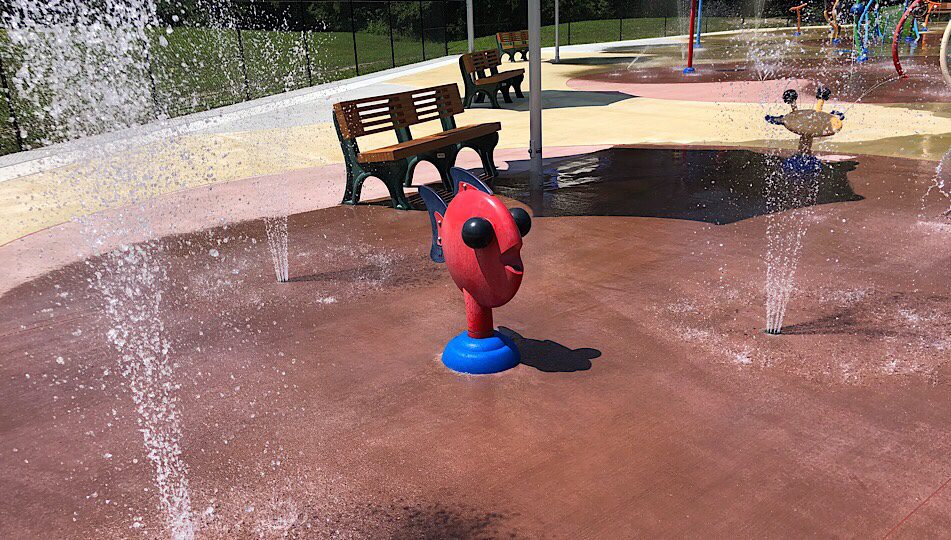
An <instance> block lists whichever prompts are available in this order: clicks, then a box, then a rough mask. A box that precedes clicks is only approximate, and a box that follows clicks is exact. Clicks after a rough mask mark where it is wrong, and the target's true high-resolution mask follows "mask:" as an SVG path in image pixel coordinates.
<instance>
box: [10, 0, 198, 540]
mask: <svg viewBox="0 0 951 540" xmlns="http://www.w3.org/2000/svg"><path fill="white" fill-rule="evenodd" d="M5 23H6V24H5V26H6V27H7V28H8V35H9V37H10V40H11V42H12V43H13V45H14V46H15V47H16V49H17V50H19V51H22V55H23V57H22V63H21V65H20V67H19V69H18V70H17V72H16V73H15V75H14V77H12V81H13V84H14V87H15V90H16V92H17V95H18V98H19V99H20V100H22V101H24V102H26V103H28V104H30V106H31V108H32V110H33V111H34V118H33V122H32V124H33V125H35V126H39V127H38V128H35V129H41V130H42V131H43V133H42V135H34V134H33V133H30V132H29V129H30V128H29V127H27V128H25V130H24V132H23V133H22V135H23V136H24V137H25V138H28V137H32V140H37V141H39V142H40V143H43V144H49V143H54V142H59V141H62V140H69V139H76V138H80V137H84V136H88V135H92V134H97V133H102V132H105V131H111V130H116V129H121V128H126V127H132V126H136V125H139V124H141V123H143V122H146V121H149V120H152V119H154V118H156V117H161V116H164V114H163V113H162V111H160V110H158V107H157V104H156V102H155V94H154V91H155V89H154V84H153V80H152V78H151V75H150V73H149V70H148V63H147V62H148V43H149V38H148V30H149V29H150V28H154V26H155V24H156V10H155V4H154V2H153V1H152V0H101V1H92V0H86V1H83V0H77V1H75V2H68V3H57V2H36V1H35V0H13V1H12V7H11V9H10V10H9V12H8V15H7V16H6V20H5ZM88 154H89V155H87V156H86V162H87V163H86V165H85V166H79V167H77V168H76V169H75V170H74V172H72V173H64V174H63V176H64V177H65V178H64V179H63V180H61V182H62V184H63V186H62V187H64V188H68V189H73V190H78V191H79V193H77V194H76V195H77V197H78V198H79V202H80V204H81V206H82V207H83V209H84V210H85V211H86V212H88V213H90V214H91V213H93V212H95V211H96V210H98V209H101V208H103V207H115V206H124V205H133V208H130V209H129V210H128V211H126V212H123V213H122V214H121V216H122V217H119V218H116V219H114V220H113V221H111V222H103V220H96V219H95V218H93V217H89V218H81V219H80V221H81V222H82V223H83V225H84V230H85V236H86V239H87V241H88V242H89V243H90V244H91V246H98V245H101V244H103V243H104V241H105V240H106V239H115V238H124V237H127V236H128V237H142V236H145V237H146V238H147V237H148V236H149V235H148V229H149V224H148V221H147V218H145V217H143V215H144V214H145V212H142V211H138V212H137V211H135V210H136V209H135V208H134V205H139V206H140V208H139V210H142V207H143V206H144V205H143V204H142V201H143V200H145V199H147V198H148V197H149V195H150V194H151V193H152V192H153V190H155V189H156V187H157V184H160V183H162V182H163V181H164V182H169V181H171V182H174V181H175V180H174V178H173V177H170V176H166V177H164V179H163V178H162V177H155V176H150V175H149V173H147V172H143V171H141V170H136V169H135V165H134V164H130V163H128V161H127V160H124V159H110V157H109V156H107V155H105V154H104V153H103V152H102V151H100V150H96V149H90V150H88ZM80 175H82V176H85V178H82V180H83V182H79V180H80V177H79V176H80ZM87 175H88V176H87ZM89 177H92V178H98V179H100V180H98V181H97V182H94V183H92V184H90V182H89ZM90 185H92V186H93V187H92V189H93V190H94V192H93V193H85V192H83V189H89V188H88V186H90ZM78 186H87V187H86V188H83V187H78ZM93 264H95V267H96V272H95V279H94V280H93V281H92V283H91V286H92V287H93V288H94V289H95V290H96V291H97V292H98V293H99V294H100V295H101V298H102V301H103V311H104V312H105V314H106V317H107V319H108V321H109V323H110V325H109V326H110V329H109V330H108V332H107V336H106V337H107V338H108V340H109V342H110V343H111V344H112V346H113V347H114V348H115V349H116V351H117V352H118V354H119V356H120V358H119V363H120V367H121V372H122V374H123V376H124V380H125V384H126V386H127V390H128V391H129V393H130V394H131V397H132V401H133V403H134V405H135V408H136V412H137V416H136V419H137V423H138V425H139V427H140V431H141V433H142V437H143V442H144V445H145V449H146V453H147V456H148V459H149V460H150V462H151V464H152V467H153V471H154V482H155V484H156V487H157V488H158V490H157V491H158V494H159V504H160V507H161V508H162V510H163V512H164V514H165V521H166V526H167V528H168V532H169V534H170V536H171V537H172V538H175V539H184V540H188V539H191V538H193V537H194V535H195V526H194V522H193V514H192V510H191V500H190V497H189V491H188V479H187V467H186V466H185V463H184V462H183V460H182V457H181V447H180V442H179V441H180V439H181V434H182V430H181V416H180V415H181V413H180V411H179V409H178V408H177V401H178V400H177V398H176V393H177V391H178V389H179V387H178V385H177V384H176V383H175V377H174V370H173V366H174V365H175V364H174V361H173V359H172V358H171V348H170V343H169V339H168V335H167V332H166V330H165V328H164V325H163V322H162V309H161V306H162V295H163V287H164V282H165V280H166V270H165V266H164V262H163V261H162V260H161V258H160V249H159V247H158V245H157V244H156V243H145V244H137V245H123V247H121V248H120V249H118V250H116V251H113V252H111V253H108V254H106V255H105V256H104V257H103V258H102V259H101V260H100V261H98V262H95V263H93Z"/></svg>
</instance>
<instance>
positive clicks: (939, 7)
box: [924, 0, 951, 29]
mask: <svg viewBox="0 0 951 540" xmlns="http://www.w3.org/2000/svg"><path fill="white" fill-rule="evenodd" d="M927 1H928V11H927V12H926V13H925V24H924V26H925V28H926V29H927V28H928V25H929V24H930V23H931V14H932V13H951V2H936V1H935V0H927ZM949 24H951V23H949Z"/></svg>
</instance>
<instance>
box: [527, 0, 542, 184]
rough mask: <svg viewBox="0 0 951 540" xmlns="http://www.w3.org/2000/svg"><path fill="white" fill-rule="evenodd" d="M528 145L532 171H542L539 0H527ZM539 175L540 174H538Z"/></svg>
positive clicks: (540, 25)
mask: <svg viewBox="0 0 951 540" xmlns="http://www.w3.org/2000/svg"><path fill="white" fill-rule="evenodd" d="M528 110H529V133H530V136H529V142H528V144H529V146H528V154H529V157H530V158H531V170H532V172H533V173H541V172H542V9H541V0H528ZM538 176H540V174H538Z"/></svg>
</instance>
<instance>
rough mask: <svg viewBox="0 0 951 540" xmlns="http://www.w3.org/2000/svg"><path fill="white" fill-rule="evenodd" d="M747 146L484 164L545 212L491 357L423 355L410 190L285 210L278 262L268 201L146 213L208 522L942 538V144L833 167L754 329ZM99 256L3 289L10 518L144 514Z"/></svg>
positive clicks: (126, 523) (355, 529) (104, 524)
mask: <svg viewBox="0 0 951 540" xmlns="http://www.w3.org/2000/svg"><path fill="white" fill-rule="evenodd" d="M738 159H739V160H743V159H746V160H751V161H752V162H754V163H760V164H761V163H762V159H761V158H759V157H756V156H749V155H745V156H744V155H739V154H736V153H731V154H722V153H721V154H718V153H715V152H714V153H711V152H705V153H704V152H689V151H688V152H683V151H677V152H671V151H667V150H650V151H648V150H638V149H616V150H614V151H611V152H600V153H596V154H587V153H586V154H584V155H580V156H576V157H565V158H561V159H558V160H554V161H552V162H550V163H549V167H550V169H552V170H560V171H562V176H561V178H560V179H559V182H560V185H559V189H557V190H553V189H549V190H548V191H546V192H534V193H532V192H526V191H525V190H522V189H521V188H520V187H519V183H518V182H517V181H515V180H513V179H512V178H509V179H506V178H502V179H500V180H499V191H500V192H502V193H507V194H508V195H510V196H512V197H515V198H517V199H522V200H524V201H525V202H527V203H528V205H529V207H530V208H532V209H533V210H535V212H536V214H537V215H536V218H535V221H534V225H533V228H532V231H531V233H530V235H529V236H528V237H527V238H526V244H525V249H524V250H523V259H524V262H525V265H526V277H525V281H524V283H523V287H522V290H521V292H520V293H519V295H518V296H516V298H515V300H514V301H513V302H512V303H511V304H509V305H508V306H505V307H503V308H501V309H499V310H497V313H496V322H497V323H498V324H500V325H502V326H504V327H506V328H508V329H511V331H513V332H516V333H517V334H518V336H517V338H516V339H517V341H518V342H519V344H520V346H521V349H522V351H523V355H524V357H525V358H524V360H525V364H524V365H521V366H519V367H517V368H516V369H514V370H512V371H510V372H507V373H504V374H500V375H495V376H488V377H466V376H460V375H456V374H453V373H451V372H448V371H447V370H446V369H444V368H443V367H442V366H441V364H440V363H439V360H438V356H439V352H440V350H441V347H442V346H443V344H445V343H446V341H447V340H448V339H449V338H450V337H452V336H453V335H454V334H455V333H457V332H458V331H459V330H460V329H461V328H462V327H463V326H464V316H463V313H462V301H461V297H460V294H459V292H458V291H457V290H456V289H455V287H454V286H453V284H452V282H451V280H450V279H449V277H448V275H447V273H446V272H445V269H444V268H442V267H440V266H436V265H434V264H433V263H431V262H430V261H429V260H428V258H427V256H426V253H427V252H428V245H427V242H428V236H429V223H428V218H427V216H426V215H425V214H424V213H422V212H409V213H405V212H396V211H393V210H391V209H388V208H385V207H382V206H360V207H356V208H354V207H335V208H329V209H325V210H319V211H316V212H309V213H303V214H297V215H294V216H292V217H291V220H290V246H291V250H290V259H291V275H292V278H293V281H292V282H291V283H286V284H279V283H276V282H275V281H274V279H273V271H272V268H271V261H270V257H269V255H268V252H267V249H266V247H265V236H264V227H263V224H262V223H261V222H260V221H249V222H246V223H242V224H237V225H231V226H228V227H226V228H225V227H222V228H217V229H210V230H205V231H201V232H196V233H188V234H183V235H180V236H170V237H165V238H163V239H162V240H161V241H160V242H157V243H155V244H154V245H153V246H152V247H151V248H150V249H151V250H152V252H153V253H154V258H155V260H156V261H158V264H160V265H161V266H162V267H163V268H165V269H166V270H167V280H166V281H165V282H164V283H163V285H162V290H163V291H164V299H163V304H162V309H161V318H162V321H163V323H164V325H165V334H166V335H167V336H168V337H169V338H170V340H171V342H172V343H171V353H170V354H171V355H172V358H173V359H174V361H175V362H176V367H175V379H176V380H177V381H178V382H180V383H181V388H180V389H179V390H177V392H176V393H177V395H179V396H180V404H179V406H180V411H181V418H182V426H183V433H184V435H183V437H182V441H181V445H182V449H183V459H184V461H185V463H186V464H187V466H188V468H189V481H190V488H191V491H192V494H191V498H192V506H193V510H194V512H195V514H196V518H195V520H196V522H197V523H198V524H199V531H200V534H201V535H202V536H204V537H212V538H253V537H262V536H263V537H281V536H282V535H285V534H286V535H288V536H291V537H314V538H323V537H340V538H353V537H355V538H379V537H397V538H420V537H429V538H445V537H459V538H465V537H484V538H489V537H491V538H496V537H509V536H511V537H524V538H538V537H550V538H618V537H631V536H649V537H653V536H707V537H714V536H716V537H738V536H742V537H762V536H771V537H802V536H815V535H821V536H850V537H852V536H861V537H867V536H883V535H885V534H888V533H893V534H895V535H896V536H898V537H906V538H918V537H940V536H942V535H943V534H944V533H945V532H946V531H947V530H948V529H949V527H951V517H949V516H951V490H948V489H946V486H947V485H948V482H949V479H951V464H949V462H948V459H947V456H948V453H949V449H951V421H949V420H948V419H949V418H951V398H949V392H948V389H949V386H951V365H949V363H948V360H949V352H948V351H949V350H951V344H949V342H948V339H949V335H951V332H949V330H951V329H949V327H948V321H949V319H948V317H947V315H948V312H949V308H951V298H949V296H951V294H949V290H948V288H949V287H948V268H949V267H951V256H949V254H948V250H947V246H948V244H949V241H951V223H949V222H948V221H947V218H946V217H944V216H943V213H944V212H945V211H946V210H947V202H946V200H945V199H943V198H942V197H940V195H936V194H935V193H934V192H932V193H930V194H928V195H927V196H926V195H925V193H926V191H927V190H928V187H929V185H930V184H931V182H932V181H933V178H934V176H935V164H934V163H932V162H924V161H912V160H898V159H890V158H889V159H886V158H871V157H861V156H860V157H856V158H855V159H854V161H856V162H857V163H854V164H852V165H850V166H849V167H845V168H846V169H848V168H853V169H854V170H846V171H845V172H846V181H847V185H846V186H838V188H837V189H836V190H834V191H835V193H833V194H832V196H830V198H829V200H821V201H820V202H824V203H825V204H821V205H819V206H816V207H813V208H811V209H810V210H809V211H808V212H809V213H808V216H809V217H808V220H807V221H808V222H809V223H810V225H811V227H810V229H809V232H808V234H807V236H806V240H805V247H804V251H803V260H802V262H801V265H800V269H799V273H798V290H797V291H796V292H795V294H794V296H793V300H792V302H791V306H790V310H789V313H788V315H787V319H786V323H787V328H788V329H789V331H790V333H788V334H786V335H782V336H766V335H764V334H763V333H762V327H763V319H764V314H763V305H764V295H763V281H764V272H765V270H764V268H763V264H762V257H763V253H764V249H765V248H764V237H765V228H766V220H767V219H768V218H767V217H766V216H764V215H763V214H762V206H761V203H762V201H761V200H760V199H759V198H758V195H757V193H759V192H761V188H762V182H763V179H762V178H760V177H758V176H757V175H754V174H749V175H747V176H743V175H742V174H738V173H736V170H737V168H736V167H737V160H738ZM741 168H742V167H741ZM672 170H673V171H681V170H685V171H692V172H693V173H695V174H694V175H692V176H691V175H687V176H686V177H679V176H678V175H677V174H672V173H671V172H670V171H672ZM749 170H756V167H750V168H749ZM695 179H700V180H699V181H695ZM746 184H750V185H746ZM658 185H660V186H666V187H664V189H657V187H658ZM506 186H509V187H506ZM550 187H551V186H550ZM845 188H848V189H845ZM678 194H679V196H678ZM619 199H621V200H620V201H619ZM624 199H626V200H628V201H629V204H624ZM508 200H509V201H510V202H511V203H512V204H518V203H516V202H515V201H514V200H513V199H508ZM717 223H723V224H717ZM226 240H227V241H226ZM111 268H113V266H112V265H111V264H106V263H105V261H103V260H101V259H93V260H90V261H88V262H86V263H73V264H71V265H69V266H66V267H65V268H62V269H59V270H54V271H52V272H49V273H48V274H46V275H43V276H41V277H38V278H36V279H33V280H32V281H30V282H28V283H24V284H22V285H19V286H17V287H15V288H13V289H12V290H10V291H8V292H7V293H6V294H4V295H3V296H2V297H0V310H2V313H3V314H4V317H3V319H2V322H0V336H2V337H0V359H2V361H0V392H2V395H3V396H4V406H3V408H2V411H0V433H2V437H0V471H2V474H0V490H2V492H3V493H5V494H6V495H5V496H4V497H3V499H2V503H0V504H2V514H3V515H4V516H7V517H6V518H5V519H4V520H3V522H2V523H0V535H2V536H3V537H5V538H18V537H23V538H29V537H37V536H47V537H56V538H61V537H69V538H90V537H127V536H130V537H138V536H140V535H142V534H144V535H145V536H146V537H150V536H154V537H162V536H163V535H164V534H165V533H164V531H163V527H164V522H163V518H162V517H161V515H160V514H159V512H158V511H157V509H156V506H157V502H156V497H155V493H154V487H150V486H152V481H151V477H152V471H151V467H150V465H149V464H148V462H147V460H146V459H145V456H144V455H143V454H144V451H143V447H142V440H141V436H140V435H139V433H138V432H137V431H136V423H135V416H136V415H135V411H134V409H133V406H132V402H131V399H130V397H129V395H128V392H127V391H125V390H124V389H123V388H124V379H123V377H122V376H121V375H120V374H119V373H118V371H119V362H118V361H117V360H116V358H117V354H116V352H115V350H114V349H113V348H112V347H111V345H110V344H109V343H108V342H107V340H106V339H105V338H104V334H105V333H106V331H107V330H108V328H109V327H110V322H109V320H108V318H107V317H105V315H104V314H103V313H102V309H103V308H102V302H103V299H102V297H101V296H100V295H99V293H98V292H96V291H95V290H92V289H90V287H89V284H88V281H87V280H90V279H94V276H95V272H96V271H100V272H103V273H104V275H105V276H106V280H108V279H110V276H111V275H112V274H110V272H115V271H114V270H111ZM145 292H146V293H148V291H145ZM136 523H139V524H141V526H140V528H133V527H134V526H135V524H136Z"/></svg>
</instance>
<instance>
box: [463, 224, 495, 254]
mask: <svg viewBox="0 0 951 540" xmlns="http://www.w3.org/2000/svg"><path fill="white" fill-rule="evenodd" d="M493 236H495V231H493V230H492V224H491V223H489V220H487V219H485V218H480V217H474V218H469V219H467V220H466V222H465V223H463V224H462V241H463V242H465V243H466V245H467V246H469V247H471V248H472V249H481V248H484V247H485V246H487V245H489V243H491V242H492V237H493Z"/></svg>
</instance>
